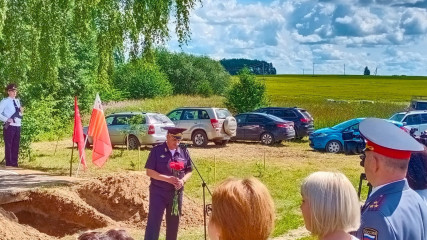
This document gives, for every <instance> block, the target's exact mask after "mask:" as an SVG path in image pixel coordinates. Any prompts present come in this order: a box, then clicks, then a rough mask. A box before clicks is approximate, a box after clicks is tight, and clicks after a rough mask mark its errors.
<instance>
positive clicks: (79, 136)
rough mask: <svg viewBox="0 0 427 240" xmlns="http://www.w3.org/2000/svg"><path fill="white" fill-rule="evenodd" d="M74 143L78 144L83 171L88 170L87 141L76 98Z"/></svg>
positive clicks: (75, 98)
mask: <svg viewBox="0 0 427 240" xmlns="http://www.w3.org/2000/svg"><path fill="white" fill-rule="evenodd" d="M73 142H75V143H77V148H78V149H79V159H80V163H81V164H82V165H83V169H86V155H85V139H84V136H83V127H82V119H81V117H80V111H79V106H78V105H77V97H74V132H73Z"/></svg>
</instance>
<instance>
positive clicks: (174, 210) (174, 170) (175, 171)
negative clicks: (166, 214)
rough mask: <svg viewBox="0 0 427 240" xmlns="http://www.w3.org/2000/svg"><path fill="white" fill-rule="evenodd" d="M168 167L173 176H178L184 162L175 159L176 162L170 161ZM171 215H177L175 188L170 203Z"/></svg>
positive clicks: (176, 193)
mask: <svg viewBox="0 0 427 240" xmlns="http://www.w3.org/2000/svg"><path fill="white" fill-rule="evenodd" d="M169 167H170V168H171V169H172V173H173V176H174V177H177V178H178V177H179V174H180V173H181V171H182V169H184V162H181V161H177V162H170V163H169ZM171 215H172V216H178V215H179V209H178V190H175V195H174V197H173V203H172V212H171Z"/></svg>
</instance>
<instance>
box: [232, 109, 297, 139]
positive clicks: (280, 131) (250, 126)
mask: <svg viewBox="0 0 427 240" xmlns="http://www.w3.org/2000/svg"><path fill="white" fill-rule="evenodd" d="M235 118H236V121H237V131H236V136H235V137H233V140H247V141H260V142H261V143H262V144H266V145H271V144H274V143H280V142H281V141H282V140H288V139H292V138H294V137H295V129H294V123H293V122H292V121H286V120H283V119H281V118H278V117H276V116H273V115H269V114H265V113H242V114H239V115H237V116H235Z"/></svg>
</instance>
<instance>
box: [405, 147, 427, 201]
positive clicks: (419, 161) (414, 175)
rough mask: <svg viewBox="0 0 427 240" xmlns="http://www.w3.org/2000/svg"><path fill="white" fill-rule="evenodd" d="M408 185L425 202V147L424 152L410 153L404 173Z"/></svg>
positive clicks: (426, 160)
mask: <svg viewBox="0 0 427 240" xmlns="http://www.w3.org/2000/svg"><path fill="white" fill-rule="evenodd" d="M406 178H407V179H408V184H409V186H410V187H411V188H412V189H414V190H415V192H417V193H418V194H419V195H420V196H421V198H422V199H423V200H424V201H425V202H426V203H427V148H426V147H424V152H420V153H412V154H411V159H410V160H409V166H408V173H407V175H406Z"/></svg>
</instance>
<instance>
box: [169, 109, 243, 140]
mask: <svg viewBox="0 0 427 240" xmlns="http://www.w3.org/2000/svg"><path fill="white" fill-rule="evenodd" d="M167 116H168V117H169V118H170V120H172V121H173V122H174V123H175V126H176V127H181V128H186V129H187V130H186V131H184V132H183V139H184V140H191V141H193V144H194V146H196V147H205V146H206V145H207V144H208V141H213V142H214V143H215V144H216V145H223V146H224V145H226V144H227V143H228V140H230V138H231V137H234V136H236V129H237V123H236V119H235V118H234V117H233V116H232V115H231V113H230V112H229V111H228V110H227V109H226V108H212V107H183V108H177V109H175V110H173V111H171V112H170V113H168V114H167Z"/></svg>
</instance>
